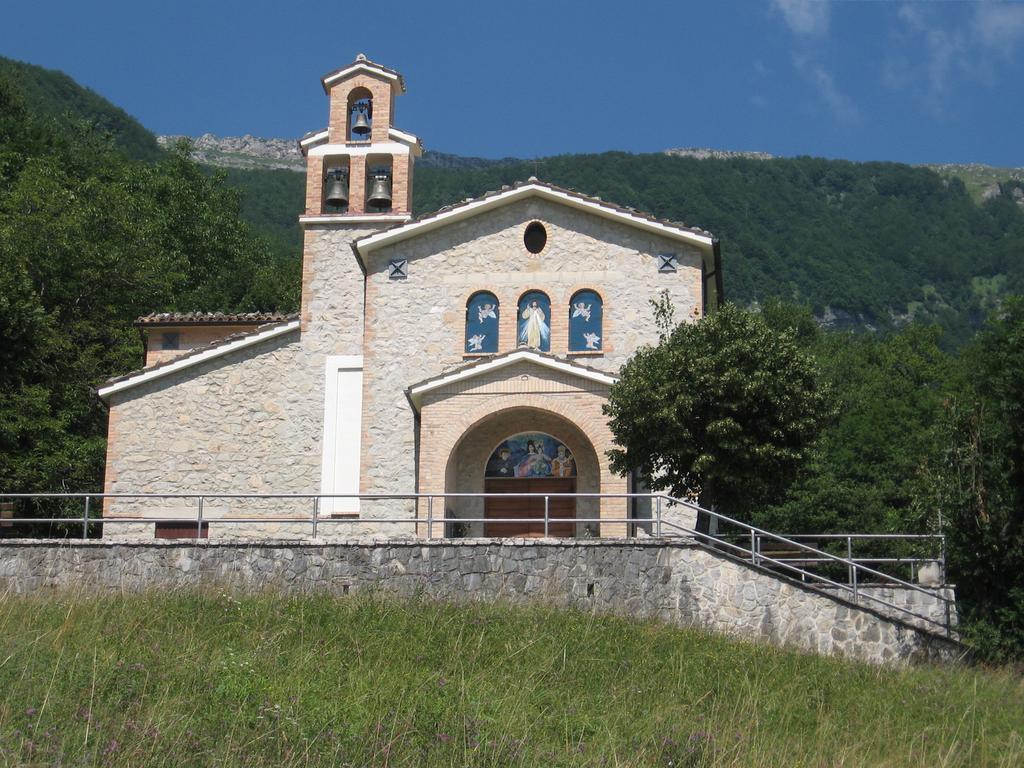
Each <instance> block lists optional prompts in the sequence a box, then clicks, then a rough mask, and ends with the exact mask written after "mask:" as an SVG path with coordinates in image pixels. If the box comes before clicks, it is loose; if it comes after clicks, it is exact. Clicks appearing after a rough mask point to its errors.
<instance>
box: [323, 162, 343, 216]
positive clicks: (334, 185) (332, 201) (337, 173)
mask: <svg viewBox="0 0 1024 768" xmlns="http://www.w3.org/2000/svg"><path fill="white" fill-rule="evenodd" d="M324 202H326V203H327V205H333V206H335V207H338V208H341V207H344V206H346V205H348V177H347V176H346V175H345V173H344V172H343V171H341V170H334V171H331V172H330V173H328V174H327V187H326V189H325V190H324Z"/></svg>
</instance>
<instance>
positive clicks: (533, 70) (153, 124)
mask: <svg viewBox="0 0 1024 768" xmlns="http://www.w3.org/2000/svg"><path fill="white" fill-rule="evenodd" d="M359 52H365V53H366V55H367V56H369V57H370V58H371V59H373V60H375V61H378V62H380V63H382V64H386V65H388V66H391V67H394V68H396V69H398V70H399V71H401V72H402V73H403V74H404V75H405V77H406V81H407V84H408V87H409V92H408V94H406V95H405V96H403V97H402V98H401V99H400V100H399V102H398V104H397V124H398V126H399V127H400V128H403V129H405V130H408V131H412V132H414V133H416V134H418V135H419V136H421V137H422V138H423V140H424V143H425V144H426V146H427V147H428V148H430V149H437V150H441V151H446V152H455V153H458V154H463V155H479V156H484V157H503V156H517V157H536V156H543V155H551V154H559V153H567V152H600V151H604V150H610V149H619V150H627V151H634V152H647V151H658V150H661V149H664V148H666V147H674V146H709V147H717V148H723V149H746V150H761V151H765V152H770V153H772V154H776V155H797V154H810V155H821V156H826V157H841V158H849V159H853V160H873V159H880V160H899V161H905V162H985V163H991V164H995V165H1012V166H1024V141H1022V134H1024V130H1022V128H1024V85H1022V84H1024V2H994V1H985V2H935V1H930V2H812V1H808V0H721V1H719V2H702V3H691V2H681V1H677V2H649V1H648V0H631V1H630V2H622V0H615V1H614V2H605V0H591V2H558V0H546V1H544V2H535V1H534V0H504V1H503V2H489V1H488V0H476V2H418V3H412V2H385V1H384V0H379V1H378V2H373V0H362V1H361V2H358V3H356V2H352V1H351V0H349V1H348V2H336V1H335V0H321V2H316V3H313V2H304V1H302V0H297V1H295V2H274V3H271V2H262V1H261V0H247V1H246V2H217V0H208V2H193V1H192V0H176V1H175V2H166V1H165V0H164V1H162V2H159V3H156V2H150V1H149V0H132V1H131V2H124V1H121V0H117V1H115V0H93V1H92V2H81V0H78V2H66V1H65V0H53V1H52V2H46V3H42V2H34V3H28V2H20V1H17V0H3V2H2V6H0V54H2V55H5V56H9V57H13V58H17V59H22V60H25V61H30V62H33V63H36V64H41V65H43V66H47V67H52V68H57V69H62V70H64V71H65V72H67V73H68V74H70V75H71V76H73V77H74V78H75V79H77V80H78V81H79V82H82V83H84V84H86V85H88V86H90V87H91V88H93V89H95V90H96V91H98V92H100V93H101V94H103V95H104V96H106V97H107V98H109V99H110V100H111V101H113V102H114V103H116V104H118V105H119V106H121V107H123V108H125V109H126V110H128V111H129V112H130V113H132V114H133V115H135V116H136V117H138V118H139V119H140V120H141V121H142V122H143V123H144V124H145V125H146V126H147V127H149V128H150V129H152V130H154V131H156V132H158V133H184V134H189V135H199V134H201V133H204V132H207V131H210V132H213V133H217V134H221V135H240V134H243V133H252V134H255V135H262V136H281V137H294V136H298V135H300V134H302V133H304V132H306V131H308V130H312V129H318V128H321V127H323V126H324V125H325V124H326V109H327V102H326V99H325V97H324V95H323V92H322V90H321V89H320V84H319V77H320V76H321V75H322V74H324V73H325V72H327V71H329V70H331V69H333V68H336V67H338V66H341V65H343V64H346V63H348V62H350V61H351V60H352V59H353V58H354V57H355V55H356V54H357V53H359Z"/></svg>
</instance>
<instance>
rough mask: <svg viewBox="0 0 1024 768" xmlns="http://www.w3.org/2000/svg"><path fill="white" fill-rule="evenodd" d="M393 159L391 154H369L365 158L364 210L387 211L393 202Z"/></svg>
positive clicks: (372, 211)
mask: <svg viewBox="0 0 1024 768" xmlns="http://www.w3.org/2000/svg"><path fill="white" fill-rule="evenodd" d="M393 160H394V158H392V157H391V155H369V156H368V157H367V158H366V208H365V210H366V212H367V213H388V212H389V211H390V210H391V208H392V206H393V204H394V200H393V195H392V184H391V182H392V180H393V178H394V175H393V165H394V163H393Z"/></svg>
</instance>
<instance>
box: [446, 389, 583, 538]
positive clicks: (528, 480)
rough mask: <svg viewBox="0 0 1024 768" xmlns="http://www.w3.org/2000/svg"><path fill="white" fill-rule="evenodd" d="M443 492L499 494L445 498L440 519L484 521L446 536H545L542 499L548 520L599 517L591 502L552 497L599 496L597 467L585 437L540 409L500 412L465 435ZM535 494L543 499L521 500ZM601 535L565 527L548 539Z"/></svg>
mask: <svg viewBox="0 0 1024 768" xmlns="http://www.w3.org/2000/svg"><path fill="white" fill-rule="evenodd" d="M531 443H532V447H531ZM444 485H445V492H446V493H450V494H456V493H469V494H482V493H494V494H501V495H500V496H496V497H488V498H483V497H481V496H474V497H464V496H461V497H456V496H451V497H448V498H447V501H446V504H445V507H446V509H445V512H446V517H454V518H467V519H476V520H483V521H484V522H467V523H465V524H459V523H456V524H455V526H454V529H451V528H450V529H449V531H448V532H447V535H454V536H494V537H506V536H517V537H518V536H523V537H538V536H543V535H544V497H543V495H549V498H548V514H549V517H550V518H573V519H579V518H583V519H587V518H591V519H594V518H597V517H598V515H599V512H600V503H599V500H598V499H597V498H585V497H584V498H580V497H567V496H562V497H557V496H551V495H550V494H563V493H565V494H575V493H582V494H588V493H591V494H593V493H599V492H600V491H601V467H600V464H599V462H598V458H597V452H596V451H595V450H594V447H593V445H592V443H591V441H590V439H589V437H588V436H587V435H586V434H585V433H584V432H583V431H582V430H581V429H580V428H579V427H578V426H577V425H576V424H574V423H573V422H571V421H569V420H568V419H567V418H565V417H563V416H560V415H558V414H555V413H552V412H550V411H545V410H543V409H540V408H531V407H513V408H508V409H505V410H501V411H498V412H496V413H492V414H490V415H488V416H487V417H485V418H483V419H481V420H480V421H478V422H477V423H476V424H474V425H473V426H471V427H470V428H469V429H467V430H466V432H465V433H464V434H463V435H462V437H461V438H460V439H459V440H458V442H457V443H456V445H455V447H454V449H453V450H452V451H451V453H450V455H449V457H448V462H447V466H446V468H445V483H444ZM534 493H536V494H542V495H541V496H538V497H534V498H528V497H524V496H522V495H521V494H534ZM506 497H507V498H506ZM491 519H499V520H511V522H493V523H492V522H490V520H491ZM599 533H600V528H599V526H598V525H597V524H596V523H574V522H569V521H567V520H566V521H563V522H560V523H551V524H550V525H549V528H548V534H549V535H550V536H565V537H573V536H587V535H592V536H597V535H599Z"/></svg>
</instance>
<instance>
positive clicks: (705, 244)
mask: <svg viewBox="0 0 1024 768" xmlns="http://www.w3.org/2000/svg"><path fill="white" fill-rule="evenodd" d="M530 196H539V197H543V198H545V199H548V200H552V201H555V202H561V203H563V204H566V205H569V206H570V207H573V208H577V209H579V210H585V211H589V212H591V213H593V214H595V215H598V216H601V217H603V218H607V219H611V220H616V221H621V222H623V223H626V224H630V225H632V226H635V227H637V228H639V229H643V230H646V231H648V232H651V233H653V234H659V235H662V236H665V237H669V238H672V239H675V240H679V241H681V242H684V243H687V244H689V245H692V246H695V247H698V248H704V249H711V248H712V247H713V244H714V236H713V235H711V234H710V233H708V234H698V233H696V232H692V231H689V230H685V229H680V228H679V227H675V226H672V225H671V224H668V223H666V222H661V221H658V220H656V219H648V218H645V217H643V216H640V215H636V214H632V213H629V212H628V211H624V210H621V209H618V208H615V207H612V206H607V205H604V204H602V202H601V201H598V200H592V199H590V198H587V197H585V196H577V195H575V194H570V193H569V192H567V191H565V190H561V189H557V188H553V187H550V186H548V185H546V184H541V183H538V182H530V183H527V184H523V185H521V186H518V187H515V188H513V189H510V190H508V191H507V192H500V193H498V194H495V195H490V196H484V197H481V198H478V199H476V200H472V201H470V202H467V203H465V204H463V205H460V206H455V207H454V208H451V209H450V210H446V211H441V212H439V213H437V214H435V215H432V216H429V217H426V218H425V219H423V220H420V221H413V222H410V223H408V224H403V225H400V226H398V227H393V228H392V229H388V230H385V231H383V232H378V233H376V234H373V235H369V236H367V237H364V238H362V239H360V240H357V241H356V243H355V245H356V247H357V248H358V249H359V252H360V253H361V254H363V256H364V257H365V256H368V255H369V254H370V253H372V252H373V251H375V250H377V249H378V248H382V247H384V246H386V245H392V244H394V243H396V242H400V241H402V240H405V239H407V238H410V237H414V236H416V235H419V234H425V233H426V232H430V231H432V230H435V229H438V228H440V227H443V226H446V225H448V224H451V223H454V222H457V221H462V220H464V219H467V218H471V217H473V216H476V215H478V214H480V213H484V212H486V211H489V210H491V209H494V208H498V207H501V206H503V205H507V204H508V203H511V202H513V201H515V200H518V199H520V198H523V197H530Z"/></svg>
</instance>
